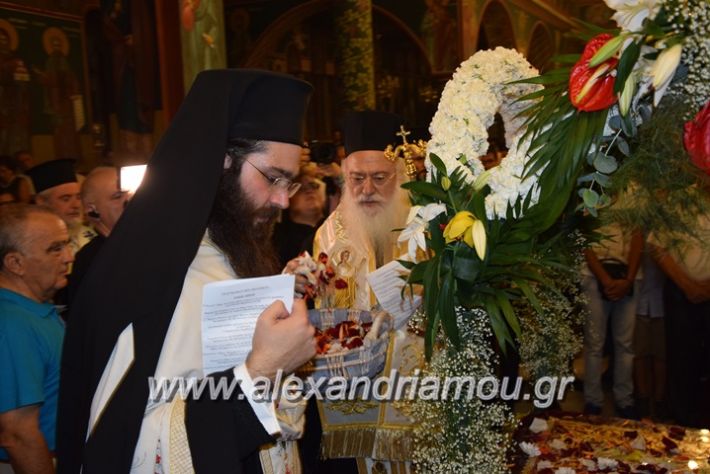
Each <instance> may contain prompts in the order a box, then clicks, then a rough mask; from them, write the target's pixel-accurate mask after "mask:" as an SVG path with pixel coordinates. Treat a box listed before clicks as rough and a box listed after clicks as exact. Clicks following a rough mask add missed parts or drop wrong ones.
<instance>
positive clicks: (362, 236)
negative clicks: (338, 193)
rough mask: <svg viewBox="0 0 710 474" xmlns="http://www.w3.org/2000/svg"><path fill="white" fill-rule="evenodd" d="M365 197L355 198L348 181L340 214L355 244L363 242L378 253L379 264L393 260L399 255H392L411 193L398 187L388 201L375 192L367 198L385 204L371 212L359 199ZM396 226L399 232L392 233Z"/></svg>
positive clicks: (349, 236) (403, 222) (404, 221)
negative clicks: (367, 210)
mask: <svg viewBox="0 0 710 474" xmlns="http://www.w3.org/2000/svg"><path fill="white" fill-rule="evenodd" d="M363 200H366V199H365V197H364V196H360V197H359V198H355V197H353V195H352V192H351V191H350V189H349V188H348V186H347V184H346V186H345V190H344V192H343V197H342V199H341V200H340V206H339V210H340V214H341V216H342V220H343V225H344V227H345V229H346V232H347V234H348V238H349V239H350V240H351V241H352V242H353V243H362V244H364V245H363V247H365V248H369V249H371V250H372V251H373V253H374V254H375V258H376V261H377V267H380V266H382V265H384V264H385V263H388V262H390V261H391V260H393V259H394V258H397V257H399V255H393V250H394V248H395V247H396V243H397V237H398V236H399V230H401V229H402V228H404V227H405V225H406V221H407V215H408V214H409V208H410V203H409V195H408V194H407V191H405V190H404V189H402V188H400V187H397V190H396V191H395V193H394V195H393V196H392V198H391V199H390V200H389V201H385V200H384V198H383V197H382V196H381V195H379V194H376V195H375V196H371V197H368V198H367V200H377V201H379V202H381V203H382V206H381V207H379V208H378V209H377V212H376V213H375V214H368V213H367V212H365V210H364V209H363V207H362V205H360V204H359V203H358V201H363ZM395 229H397V231H396V232H393V231H394V230H395Z"/></svg>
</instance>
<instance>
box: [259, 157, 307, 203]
mask: <svg viewBox="0 0 710 474" xmlns="http://www.w3.org/2000/svg"><path fill="white" fill-rule="evenodd" d="M245 161H246V162H247V163H249V164H250V165H252V166H253V167H254V169H255V170H257V171H258V172H259V173H261V175H262V176H263V177H264V178H265V179H266V180H267V181H268V182H269V186H271V188H272V189H276V190H279V191H286V194H288V197H293V195H294V194H296V193H297V192H298V190H299V189H300V188H301V183H297V182H293V181H291V180H290V179H288V178H273V177H271V176H269V175H268V174H266V173H264V172H263V171H261V170H260V169H259V168H258V167H257V166H256V165H255V164H254V163H252V162H251V161H249V160H245Z"/></svg>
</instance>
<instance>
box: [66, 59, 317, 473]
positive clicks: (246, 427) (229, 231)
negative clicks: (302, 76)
mask: <svg viewBox="0 0 710 474" xmlns="http://www.w3.org/2000/svg"><path fill="white" fill-rule="evenodd" d="M311 89H312V88H311V86H310V85H309V84H308V83H306V82H303V81H301V80H298V79H296V78H293V77H291V76H286V75H280V74H275V73H270V72H265V71H256V70H213V71H205V72H203V73H201V74H200V75H199V76H198V77H197V79H196V80H195V83H194V84H193V86H192V88H191V90H190V92H189V94H188V95H187V97H186V98H185V101H184V103H183V105H182V107H181V108H180V110H179V111H178V113H177V115H176V116H175V118H174V119H173V121H172V123H171V125H170V127H169V129H168V131H167V132H166V133H165V135H164V137H163V139H162V140H161V142H160V143H159V145H158V147H157V148H156V150H155V153H154V155H153V157H152V159H151V160H150V162H149V163H148V169H147V172H146V175H145V178H144V180H143V184H142V185H141V187H140V188H139V189H138V191H137V193H136V195H135V197H134V198H133V199H132V201H131V202H130V204H129V205H128V208H127V209H126V211H125V213H124V214H123V217H122V218H121V220H120V222H118V224H117V225H116V227H115V228H114V230H113V232H112V233H111V236H110V237H109V238H108V239H107V241H106V243H105V244H104V246H103V248H102V249H101V251H100V253H99V254H98V255H97V257H96V259H95V261H94V263H93V265H92V266H91V268H90V270H89V271H88V273H87V275H86V277H85V279H84V281H83V283H82V286H81V288H80V289H79V291H78V294H77V297H76V301H75V304H74V307H73V312H72V319H71V320H70V321H69V324H68V327H67V334H66V338H65V342H64V354H63V361H62V373H61V377H62V379H61V387H60V400H59V420H58V430H57V438H58V443H57V444H58V447H57V457H58V472H59V473H65V474H67V473H72V474H75V473H79V472H80V471H81V472H83V473H84V474H94V473H102V474H107V473H109V474H110V473H128V472H133V473H141V474H142V473H146V474H147V473H151V474H152V473H156V472H165V473H167V472H171V473H182V472H197V473H217V472H232V473H241V472H249V473H251V472H262V471H264V472H294V473H297V472H300V471H301V467H300V463H299V461H298V454H297V450H296V449H295V447H294V444H295V443H294V442H293V441H292V440H293V439H295V438H297V437H298V436H300V435H301V433H302V430H303V407H302V406H298V405H294V406H291V405H289V404H282V403H280V404H279V407H278V409H275V407H274V404H273V403H259V402H257V401H255V400H253V399H252V398H250V397H249V396H248V395H250V394H251V393H252V392H253V390H254V382H253V380H254V379H255V378H256V377H261V376H265V377H268V378H273V377H274V375H275V373H276V371H277V370H278V369H283V370H284V372H286V373H289V372H292V371H293V370H295V369H296V368H297V367H298V366H300V365H302V364H303V363H304V362H306V361H307V360H309V359H310V358H311V357H312V356H313V355H314V354H315V341H314V338H313V332H314V329H313V327H312V326H311V325H310V324H309V322H308V318H307V314H306V309H305V305H304V304H303V302H302V301H301V300H296V301H295V302H294V305H293V309H292V311H291V312H290V313H289V312H288V311H287V310H286V308H285V307H284V305H283V303H282V302H280V301H276V302H274V303H273V304H272V305H271V306H269V308H267V309H266V310H265V311H264V312H263V313H262V314H261V315H260V316H259V319H258V320H257V325H256V330H255V332H254V336H253V341H252V349H251V352H250V354H249V356H248V358H247V360H246V362H245V363H244V364H242V365H240V366H238V367H234V368H230V369H228V370H225V371H224V372H220V373H216V374H204V373H203V364H202V363H203V361H202V340H201V301H202V287H203V286H204V285H205V284H206V283H209V282H212V281H218V280H224V279H230V278H237V277H253V276H262V275H270V274H274V273H279V272H280V268H279V266H278V264H277V259H276V256H275V253H274V252H273V250H272V249H271V248H269V247H268V245H269V242H270V241H271V239H270V238H269V237H270V236H269V235H268V234H269V232H270V231H271V228H272V226H273V222H274V218H275V217H276V216H277V215H278V212H279V210H280V209H283V208H286V207H287V206H288V201H289V196H290V195H292V194H293V193H295V191H297V190H298V183H294V181H293V180H294V178H295V176H296V174H297V173H298V165H299V157H300V153H301V148H300V144H301V143H302V142H303V119H304V115H305V110H306V105H307V102H308V98H309V96H310V93H311ZM205 376H209V377H212V378H224V381H226V382H227V383H229V382H230V381H232V380H237V381H239V384H238V387H239V388H240V390H236V391H235V392H233V393H232V394H231V396H230V397H228V398H221V397H219V398H218V399H216V400H210V399H209V391H205V393H204V394H203V396H202V397H201V398H198V399H192V398H187V399H186V400H182V399H181V398H180V397H175V398H174V399H172V400H171V401H165V400H161V399H150V397H149V378H150V377H156V378H160V377H166V378H168V379H169V378H174V377H198V378H203V377H205ZM242 394H246V395H247V396H246V397H242Z"/></svg>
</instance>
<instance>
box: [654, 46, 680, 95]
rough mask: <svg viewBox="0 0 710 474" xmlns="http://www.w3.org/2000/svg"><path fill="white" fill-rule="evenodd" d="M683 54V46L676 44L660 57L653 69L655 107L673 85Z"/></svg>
mask: <svg viewBox="0 0 710 474" xmlns="http://www.w3.org/2000/svg"><path fill="white" fill-rule="evenodd" d="M682 53H683V45H682V44H681V43H677V44H674V45H673V46H671V47H670V48H666V49H664V50H663V51H661V54H659V55H658V58H657V59H656V62H655V63H653V66H652V67H651V78H652V80H653V82H652V84H653V88H654V89H655V91H654V93H653V105H658V103H659V102H660V101H661V97H663V94H665V93H666V89H667V88H668V86H669V85H670V83H671V80H672V79H673V76H674V75H675V70H676V69H677V68H678V65H679V64H680V57H681V54H682Z"/></svg>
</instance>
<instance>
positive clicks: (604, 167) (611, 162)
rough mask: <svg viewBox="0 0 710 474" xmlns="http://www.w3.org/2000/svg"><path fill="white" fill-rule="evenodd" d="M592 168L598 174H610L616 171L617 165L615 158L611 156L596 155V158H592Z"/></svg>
mask: <svg viewBox="0 0 710 474" xmlns="http://www.w3.org/2000/svg"><path fill="white" fill-rule="evenodd" d="M594 168H595V169H596V170H597V171H599V172H600V173H604V174H610V173H613V172H614V171H616V169H617V168H618V164H617V163H616V158H614V157H613V156H610V155H605V154H604V153H597V156H596V157H595V158H594Z"/></svg>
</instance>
